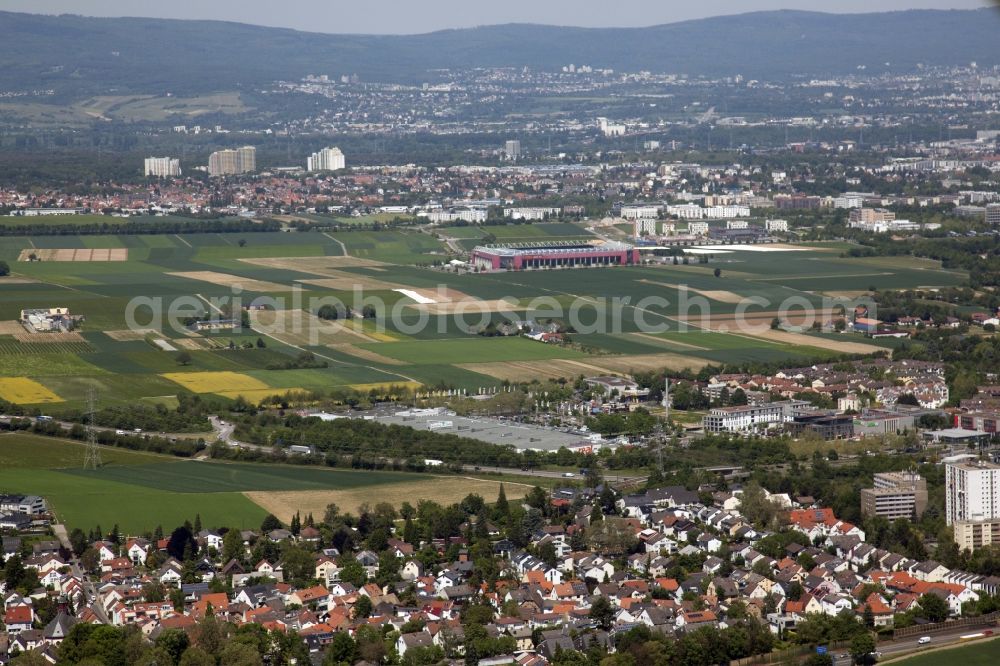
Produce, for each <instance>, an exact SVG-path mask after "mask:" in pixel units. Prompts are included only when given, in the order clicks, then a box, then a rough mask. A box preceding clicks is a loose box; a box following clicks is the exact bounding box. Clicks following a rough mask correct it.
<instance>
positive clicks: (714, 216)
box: [705, 206, 750, 229]
mask: <svg viewBox="0 0 1000 666" xmlns="http://www.w3.org/2000/svg"><path fill="white" fill-rule="evenodd" d="M705 217H707V218H708V219H710V220H725V219H731V218H734V217H750V207H749V206H712V207H710V208H706V209H705ZM739 228H741V229H745V228H746V227H739Z"/></svg>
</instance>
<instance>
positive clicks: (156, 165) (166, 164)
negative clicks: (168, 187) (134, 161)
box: [143, 157, 181, 178]
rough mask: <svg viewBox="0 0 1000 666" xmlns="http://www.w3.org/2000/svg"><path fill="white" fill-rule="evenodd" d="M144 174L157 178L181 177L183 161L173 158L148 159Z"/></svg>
mask: <svg viewBox="0 0 1000 666" xmlns="http://www.w3.org/2000/svg"><path fill="white" fill-rule="evenodd" d="M143 171H144V173H145V174H146V175H147V176H154V177H156V178H170V177H172V176H179V175H181V161H180V160H179V159H176V158H173V157H147V158H146V161H145V164H144V169H143Z"/></svg>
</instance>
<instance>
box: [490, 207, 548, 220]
mask: <svg viewBox="0 0 1000 666" xmlns="http://www.w3.org/2000/svg"><path fill="white" fill-rule="evenodd" d="M560 212H561V211H560V209H559V208H504V209H503V216H504V217H506V218H509V219H511V220H528V221H539V220H544V219H546V218H550V217H558V216H559V213H560Z"/></svg>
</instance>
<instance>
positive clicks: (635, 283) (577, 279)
mask: <svg viewBox="0 0 1000 666" xmlns="http://www.w3.org/2000/svg"><path fill="white" fill-rule="evenodd" d="M95 219H97V220H99V219H101V218H99V217H95V216H89V217H88V218H87V221H88V223H91V224H92V223H93V222H94V221H95ZM487 235H490V236H492V237H493V238H495V239H496V240H495V242H500V243H519V242H529V241H540V240H546V239H550V240H585V239H592V238H593V236H592V234H591V233H590V232H588V231H587V230H586V229H585V227H584V226H583V225H581V224H574V223H551V224H550V223H546V224H517V225H508V226H491V227H455V228H443V229H440V230H438V229H435V230H434V232H433V233H422V232H421V231H419V230H416V229H409V228H407V229H397V230H381V231H370V230H363V229H356V230H353V231H337V232H319V231H297V232H283V233H277V232H275V233H270V232H269V233H245V234H240V233H233V234H220V233H206V234H195V233H180V234H162V235H135V236H130V235H79V236H71V235H59V236H48V235H37V236H23V237H3V238H0V259H2V260H5V261H7V263H8V264H10V265H11V267H12V271H13V275H11V276H9V277H7V278H0V398H3V399H6V400H11V401H13V402H18V403H22V404H27V405H39V406H44V405H50V406H51V410H47V411H55V410H56V408H57V407H60V406H64V407H65V408H79V407H81V406H82V405H83V401H84V400H85V398H86V395H87V392H88V390H89V389H90V388H93V389H95V390H96V391H97V394H98V400H99V401H100V402H101V403H104V404H114V403H119V404H122V403H128V402H131V401H133V400H136V399H139V400H143V401H146V402H160V403H163V404H167V405H171V404H175V403H176V399H177V398H176V396H177V395H178V394H181V393H198V394H206V395H208V394H210V395H214V396H221V397H223V398H228V399H235V398H236V397H243V398H245V399H247V400H251V401H259V400H262V399H264V398H267V397H270V396H273V395H275V394H283V393H285V392H288V391H293V392H298V393H299V394H303V393H304V392H307V391H315V390H320V391H329V390H332V389H344V390H347V389H350V388H352V387H363V388H362V389H360V390H365V389H366V388H370V387H373V386H387V385H392V384H395V385H399V386H415V385H418V384H420V383H425V384H433V385H437V384H440V383H441V382H444V383H445V384H446V385H450V386H452V387H454V388H464V389H478V388H482V387H490V386H496V385H498V384H499V382H501V381H504V380H513V381H521V380H528V381H530V380H531V379H534V378H558V377H575V376H577V375H580V374H584V375H588V374H602V373H607V372H612V373H628V372H630V371H632V370H636V371H638V370H656V369H660V368H670V369H674V370H681V369H684V368H690V369H697V368H700V367H703V366H705V365H708V364H716V365H719V364H727V363H746V362H752V361H759V362H785V361H787V362H789V363H797V362H800V361H803V360H811V359H816V358H828V357H833V356H836V355H838V354H847V353H871V352H874V351H879V350H882V349H884V348H885V346H884V345H881V344H872V343H870V342H869V341H867V340H866V339H865V338H861V337H858V336H855V335H851V334H845V335H834V334H823V335H813V334H806V333H799V332H794V331H772V330H770V327H769V324H770V321H771V319H772V318H773V317H774V316H776V313H777V312H778V311H779V308H781V307H782V305H783V304H785V303H788V302H789V299H791V302H793V303H795V308H794V311H793V313H792V314H791V315H789V317H788V320H789V321H790V322H792V323H794V324H800V323H802V324H805V323H807V322H808V321H809V319H810V318H814V319H817V318H818V319H820V320H823V319H829V310H826V311H824V310H823V309H822V307H823V306H824V302H823V298H824V297H825V296H830V295H840V296H845V295H857V294H858V293H860V292H863V291H864V290H866V289H868V288H869V287H870V286H878V287H879V288H913V287H945V286H952V285H956V284H960V283H961V282H962V281H963V280H964V278H965V276H964V275H963V274H961V273H959V272H955V271H948V270H944V269H942V268H941V267H940V265H939V264H938V263H936V262H931V261H924V260H912V259H910V258H907V259H905V260H902V259H900V258H892V257H890V258H864V259H857V258H845V257H841V256H840V254H841V253H842V252H843V250H844V246H843V245H842V244H841V245H836V244H830V245H822V244H814V245H811V246H801V247H799V248H797V249H796V251H787V252H781V253H780V261H776V259H775V257H776V254H775V253H770V252H760V251H749V250H743V249H739V248H738V247H737V249H735V250H734V249H726V250H725V251H721V250H720V251H718V253H717V254H714V255H712V256H711V258H710V263H709V264H707V265H706V264H699V263H696V262H695V263H691V264H688V265H683V264H678V265H673V264H672V262H671V263H666V264H660V265H643V266H635V267H627V268H604V269H579V270H546V271H527V272H519V273H478V274H474V273H463V274H458V273H454V272H450V271H442V270H437V269H433V268H431V267H430V266H431V265H432V264H435V263H437V264H444V263H447V261H449V260H450V259H451V258H454V257H455V256H456V255H455V254H454V247H455V244H456V243H457V244H458V245H459V246H461V247H467V246H471V245H474V244H476V243H477V242H479V240H480V239H482V238H484V237H486V236H487ZM446 239H447V240H446ZM491 242H492V241H491ZM32 254H34V255H35V257H36V259H37V258H46V259H44V260H41V261H18V259H19V258H27V257H30V255H32ZM95 257H96V259H95ZM60 258H61V259H63V260H59V259H60ZM70 259H72V260H70ZM104 259H107V260H104ZM112 259H113V260H112ZM716 268H718V269H719V270H720V271H721V275H720V276H719V277H716V276H715V275H714V270H715V269H716ZM137 298H138V299H139V300H138V301H137V300H136V299H137ZM369 298H370V299H372V300H374V301H375V302H376V303H378V311H379V315H380V316H379V318H378V320H376V319H365V320H363V321H362V320H359V319H353V320H343V319H340V320H337V321H327V320H322V319H320V318H319V317H318V316H317V315H318V310H319V307H320V304H322V303H330V302H335V303H342V304H348V305H353V306H354V307H355V308H356V309H360V308H361V306H362V305H363V304H364V303H366V302H367V301H366V300H365V299H369ZM750 298H753V299H757V300H755V301H754V302H753V303H752V305H751V306H750V307H748V308H745V310H746V312H745V315H743V319H744V320H746V322H747V323H748V324H750V325H751V327H752V329H753V330H742V329H740V328H739V326H738V322H737V318H738V315H739V312H740V308H741V307H742V306H743V305H744V304H745V302H746V299H750ZM505 303H510V304H513V306H511V307H508V306H506V305H504V304H505ZM250 305H253V308H252V309H251V311H250V312H249V313H248V314H249V319H250V322H251V325H250V328H249V329H242V330H233V329H232V328H231V327H230V328H225V327H224V326H220V328H219V330H192V329H190V328H186V327H185V325H184V324H183V320H184V319H185V318H186V317H191V316H198V317H204V316H207V315H209V314H214V315H216V316H219V317H220V318H225V317H223V316H222V313H228V314H226V317H228V316H230V315H231V313H232V312H233V309H234V308H236V307H240V308H243V307H248V306H250ZM57 306H62V307H68V308H69V309H70V311H71V312H73V313H74V314H80V315H83V316H84V317H85V319H84V321H83V323H82V327H81V331H82V333H81V334H74V337H73V338H72V339H68V338H67V339H63V338H58V337H56V336H46V335H44V334H28V333H26V332H25V331H24V329H23V327H22V326H21V325H20V324H19V323H18V322H17V319H18V318H19V316H20V311H21V310H22V309H25V308H35V307H57ZM172 307H173V308H174V311H175V315H176V316H174V317H173V319H171V317H170V316H167V315H168V314H169V312H171V310H170V308H172ZM463 312H464V315H463V316H461V317H459V314H461V313H463ZM524 320H534V321H549V320H553V321H557V322H559V323H561V324H562V325H563V326H565V327H569V328H571V329H572V332H571V334H570V338H571V344H568V345H560V344H543V343H541V342H535V341H532V340H528V339H525V338H513V337H508V338H503V337H486V336H480V335H476V334H475V333H474V331H476V330H478V329H479V328H482V327H485V326H487V325H488V324H490V323H492V324H494V325H498V324H501V323H503V322H505V321H524ZM470 331H473V332H470ZM306 352H309V353H311V354H313V355H314V361H313V362H311V363H310V367H308V368H302V367H299V366H297V364H296V362H295V359H297V358H298V357H300V356H301V355H302V354H304V353H306ZM324 365H325V367H322V366H324ZM285 368H288V369H285Z"/></svg>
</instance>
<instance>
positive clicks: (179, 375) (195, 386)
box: [162, 371, 271, 393]
mask: <svg viewBox="0 0 1000 666" xmlns="http://www.w3.org/2000/svg"><path fill="white" fill-rule="evenodd" d="M162 377H164V378H166V379H169V380H170V381H172V382H174V383H176V384H180V385H181V386H183V387H184V388H186V389H187V390H189V391H191V392H192V393H226V392H244V391H270V390H271V389H270V387H269V386H268V385H267V384H265V383H264V382H262V381H260V380H259V379H254V378H253V377H250V376H248V375H244V374H240V373H238V372H229V371H222V372H167V373H164V374H163V375H162Z"/></svg>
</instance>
